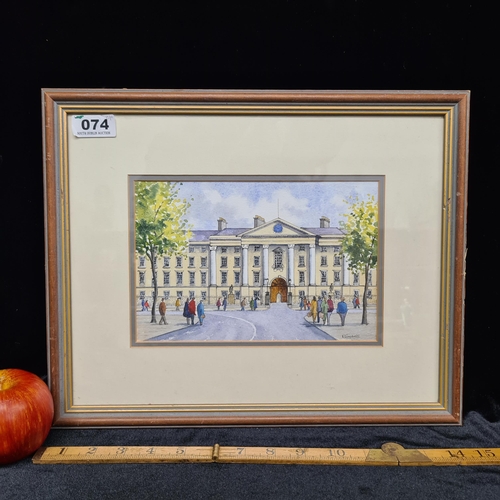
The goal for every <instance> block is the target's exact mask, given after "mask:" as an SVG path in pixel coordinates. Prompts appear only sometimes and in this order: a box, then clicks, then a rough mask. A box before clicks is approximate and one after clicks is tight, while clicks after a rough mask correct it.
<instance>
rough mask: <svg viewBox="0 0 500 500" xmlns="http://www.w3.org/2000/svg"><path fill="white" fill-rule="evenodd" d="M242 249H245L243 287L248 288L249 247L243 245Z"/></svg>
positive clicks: (242, 267)
mask: <svg viewBox="0 0 500 500" xmlns="http://www.w3.org/2000/svg"><path fill="white" fill-rule="evenodd" d="M241 248H243V265H242V266H241V269H242V273H243V286H248V245H241Z"/></svg>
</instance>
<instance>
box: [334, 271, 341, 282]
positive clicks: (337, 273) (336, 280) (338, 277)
mask: <svg viewBox="0 0 500 500" xmlns="http://www.w3.org/2000/svg"><path fill="white" fill-rule="evenodd" d="M333 281H334V283H335V284H336V285H340V271H334V272H333Z"/></svg>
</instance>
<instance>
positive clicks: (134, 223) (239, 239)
mask: <svg viewBox="0 0 500 500" xmlns="http://www.w3.org/2000/svg"><path fill="white" fill-rule="evenodd" d="M383 197H384V177H383V176H333V175H331V176H303V177H302V176H281V177H276V178H273V179H272V180H269V178H264V177H262V176H261V177H259V176H253V177H252V176H243V177H242V176H239V178H238V180H237V181H236V180H235V179H234V178H227V177H224V176H204V177H198V178H194V179H192V178H190V177H188V176H184V177H179V176H177V177H176V176H156V177H154V178H152V177H151V176H130V178H129V200H130V205H131V207H132V208H133V210H131V211H130V217H131V221H130V225H129V227H130V232H131V245H130V246H131V249H133V250H132V251H131V273H130V275H131V309H132V313H131V325H132V345H134V346H141V345H193V344H194V345H206V344H211V343H215V344H218V345H223V344H234V343H236V344H238V345H239V344H242V343H243V344H244V343H248V344H251V345H255V344H259V343H260V344H264V345H265V344H269V343H271V344H276V343H288V344H291V345H294V344H304V343H305V344H312V345H317V344H322V343H323V344H328V345H336V344H349V345H352V344H359V345H382V332H383V321H382V302H383V300H382V299H383V297H382V293H381V292H382V289H383V287H382V282H383V276H382V269H383V265H382V262H383V258H382V257H383V255H382V250H383V201H384V200H383ZM405 312H406V311H405V308H404V304H402V316H401V321H402V323H404V322H405V321H408V319H409V317H408V315H406V314H405Z"/></svg>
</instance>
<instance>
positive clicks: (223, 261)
mask: <svg viewBox="0 0 500 500" xmlns="http://www.w3.org/2000/svg"><path fill="white" fill-rule="evenodd" d="M220 267H227V257H221V258H220Z"/></svg>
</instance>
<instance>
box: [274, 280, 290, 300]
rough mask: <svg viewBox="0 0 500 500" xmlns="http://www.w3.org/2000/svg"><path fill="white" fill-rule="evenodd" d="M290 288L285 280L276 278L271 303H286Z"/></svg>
mask: <svg viewBox="0 0 500 500" xmlns="http://www.w3.org/2000/svg"><path fill="white" fill-rule="evenodd" d="M287 292H288V287H287V285H286V281H285V280H284V279H283V278H275V279H273V282H272V283H271V302H286V301H287Z"/></svg>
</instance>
